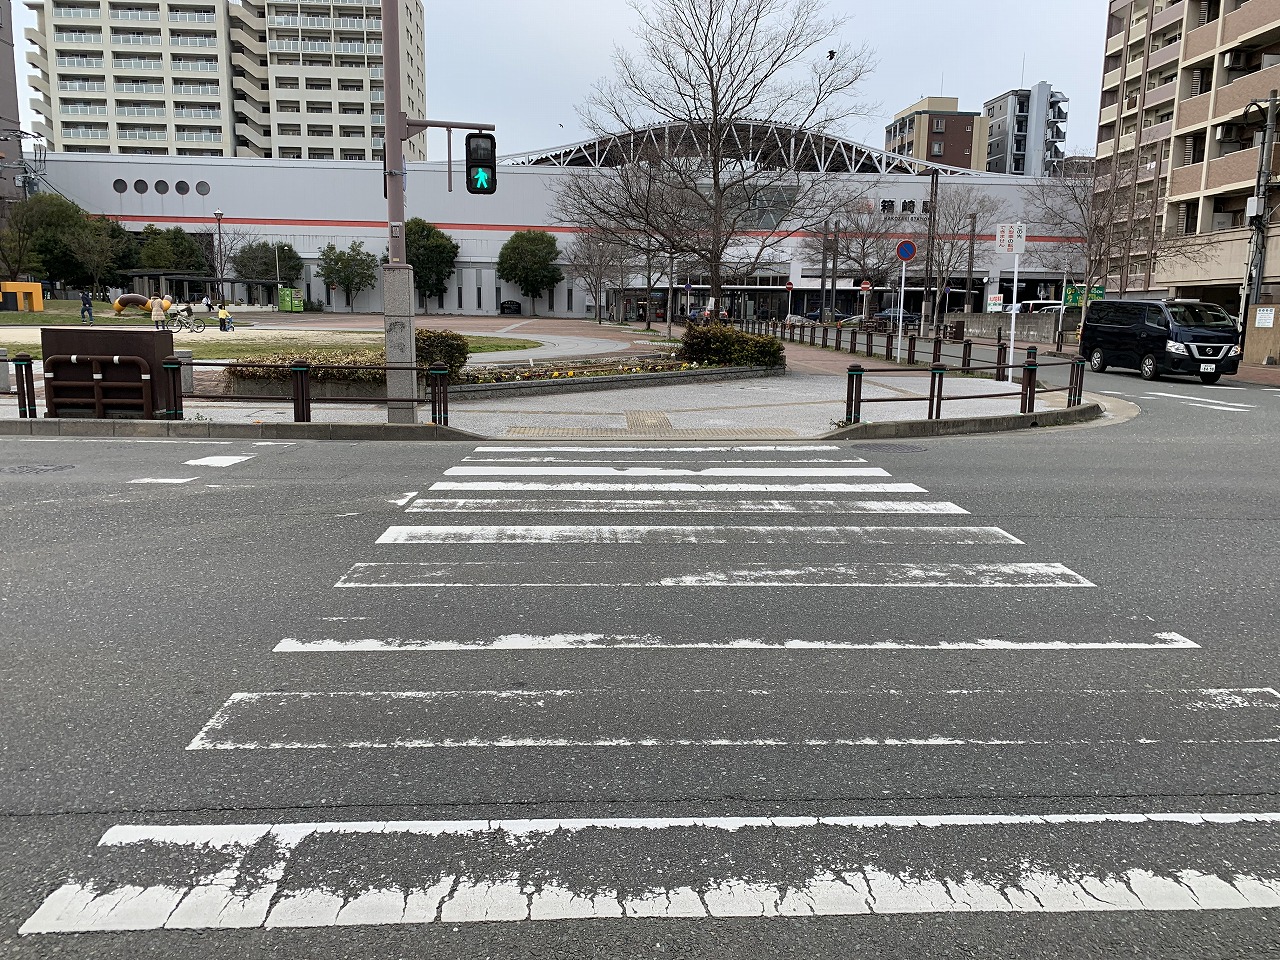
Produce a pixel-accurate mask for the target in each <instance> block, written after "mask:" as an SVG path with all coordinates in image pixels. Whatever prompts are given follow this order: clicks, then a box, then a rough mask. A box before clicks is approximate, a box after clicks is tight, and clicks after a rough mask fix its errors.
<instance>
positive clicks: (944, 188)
mask: <svg viewBox="0 0 1280 960" xmlns="http://www.w3.org/2000/svg"><path fill="white" fill-rule="evenodd" d="M1006 211H1007V208H1006V206H1005V203H1004V201H1003V200H1001V199H999V198H998V197H993V196H991V195H990V194H988V193H986V192H984V191H983V190H981V189H979V188H978V187H976V186H974V185H973V184H969V183H957V182H954V181H947V182H943V183H942V184H941V185H940V186H939V188H938V209H937V211H936V214H935V218H934V222H935V224H936V232H935V234H934V238H933V275H934V276H935V277H937V283H938V285H939V286H945V285H946V284H947V283H948V282H949V281H950V280H951V279H953V278H955V277H958V276H959V275H960V274H961V273H963V272H964V271H965V268H966V265H967V263H968V260H969V237H970V235H971V234H970V230H972V231H973V233H974V234H977V235H981V234H984V233H989V232H991V231H992V230H993V229H994V227H995V225H996V223H997V222H998V221H999V220H1000V219H1001V218H1002V217H1003V216H1005V214H1006ZM945 304H946V297H937V298H935V301H934V314H933V319H934V322H936V321H937V319H938V317H939V316H941V314H942V312H943V310H944V308H945Z"/></svg>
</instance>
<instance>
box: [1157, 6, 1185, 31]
mask: <svg viewBox="0 0 1280 960" xmlns="http://www.w3.org/2000/svg"><path fill="white" fill-rule="evenodd" d="M1186 12H1187V8H1186V5H1185V4H1184V3H1183V2H1182V0H1175V2H1174V3H1171V4H1169V5H1168V6H1166V7H1165V8H1164V9H1163V10H1161V11H1160V12H1159V13H1157V14H1156V15H1155V16H1153V17H1152V18H1151V32H1152V33H1155V32H1156V31H1157V30H1163V29H1164V28H1165V27H1170V26H1173V24H1175V23H1181V22H1182V18H1183V17H1184V16H1185V15H1186Z"/></svg>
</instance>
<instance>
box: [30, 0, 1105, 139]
mask: <svg viewBox="0 0 1280 960" xmlns="http://www.w3.org/2000/svg"><path fill="white" fill-rule="evenodd" d="M708 2H710V0H708ZM828 9H829V10H830V12H831V13H832V14H834V15H839V16H844V17H845V18H846V23H845V26H844V31H843V39H844V40H845V41H846V42H848V43H849V44H850V45H851V46H858V45H859V44H862V43H864V42H865V43H867V44H868V45H869V46H870V47H871V48H872V49H873V50H874V54H875V59H876V61H877V66H876V69H875V71H874V72H873V73H872V74H871V76H870V77H869V79H868V80H867V81H866V84H865V87H864V89H863V90H862V91H861V99H863V100H865V101H867V102H869V103H870V104H872V107H871V110H870V115H869V116H867V117H866V118H865V119H862V120H855V121H852V122H851V123H850V124H849V126H848V129H847V130H846V132H847V133H848V134H850V135H851V136H852V137H853V138H854V139H856V140H860V141H862V142H864V143H867V144H870V145H872V146H883V144H884V125H885V123H886V122H887V121H888V119H889V118H890V117H891V116H892V115H893V114H894V113H896V112H897V111H898V110H901V109H902V108H903V107H906V106H908V105H910V104H912V103H914V102H915V101H916V100H918V99H920V98H921V97H923V96H933V95H936V94H939V93H941V94H943V95H946V96H952V97H958V98H959V100H960V109H962V110H979V109H981V108H982V103H983V101H984V100H988V99H990V98H992V97H994V96H996V95H997V94H1000V93H1002V92H1004V91H1006V90H1009V89H1012V88H1015V87H1022V86H1029V85H1031V84H1034V83H1036V82H1038V81H1040V80H1046V81H1048V82H1049V83H1052V84H1053V85H1054V87H1055V88H1056V89H1058V90H1061V91H1062V92H1063V93H1065V94H1066V95H1067V96H1068V97H1070V98H1071V102H1070V104H1069V109H1068V112H1069V118H1070V119H1069V121H1068V124H1067V146H1068V148H1070V149H1071V150H1073V151H1074V150H1080V151H1082V152H1084V151H1087V152H1089V153H1092V152H1093V145H1094V141H1095V133H1096V127H1097V114H1098V95H1099V90H1100V88H1101V82H1102V57H1103V44H1104V33H1105V26H1106V9H1107V3H1106V0H1058V2H1055V3H1049V2H1047V0H888V2H884V0H880V2H873V0H829V7H828ZM13 10H14V16H15V21H14V27H15V29H14V39H15V40H16V48H17V51H18V53H19V56H18V63H19V65H20V66H19V71H23V70H25V57H24V56H23V55H22V53H23V51H24V48H25V46H26V43H25V41H24V40H23V39H22V31H23V29H24V28H25V27H27V26H32V25H34V23H35V18H34V15H33V14H32V13H31V12H30V11H29V10H27V9H26V7H25V6H24V5H21V4H18V3H14V4H13ZM639 26H640V18H639V17H638V16H637V15H636V14H635V12H634V11H633V10H632V9H631V7H630V6H629V5H628V3H627V2H626V0H483V2H477V3H467V2H464V0H426V32H427V107H428V109H427V112H428V115H429V116H430V118H432V119H437V120H461V121H468V122H488V123H494V124H496V125H497V128H498V129H497V136H498V149H499V151H500V152H501V153H503V154H512V153H523V152H530V151H535V150H541V149H543V148H547V147H554V146H559V145H562V144H568V143H576V142H578V141H579V140H582V139H585V138H586V132H585V131H584V130H583V128H582V125H581V124H580V123H579V121H578V115H577V111H576V109H575V108H576V107H577V106H578V105H580V104H581V103H582V101H583V99H584V97H585V95H586V94H587V93H588V92H589V91H590V89H591V86H592V85H593V84H594V83H595V82H596V81H597V80H598V79H600V78H601V77H606V76H611V75H612V73H613V62H612V57H613V51H614V48H615V46H622V47H630V48H633V49H634V48H635V47H636V38H635V31H636V30H637V29H638V28H639ZM824 49H825V44H824ZM29 98H30V91H29V89H28V88H26V86H25V83H24V84H22V85H21V86H20V88H19V102H20V104H21V113H22V116H23V120H24V126H26V127H27V128H28V129H30V123H31V112H30V108H29V107H28V106H27V101H28V99H29ZM430 136H431V140H430V141H429V144H430V145H429V152H430V156H431V158H432V159H438V158H442V157H443V143H444V141H443V134H439V135H436V134H431V135H430ZM458 147H460V144H455V154H456V152H457V148H458Z"/></svg>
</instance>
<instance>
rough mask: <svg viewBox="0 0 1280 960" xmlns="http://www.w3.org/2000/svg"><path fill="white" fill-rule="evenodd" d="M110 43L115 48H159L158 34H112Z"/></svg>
mask: <svg viewBox="0 0 1280 960" xmlns="http://www.w3.org/2000/svg"><path fill="white" fill-rule="evenodd" d="M111 43H112V45H113V46H117V47H158V46H160V34H158V33H113V34H112V35H111Z"/></svg>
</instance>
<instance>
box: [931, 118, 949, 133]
mask: <svg viewBox="0 0 1280 960" xmlns="http://www.w3.org/2000/svg"><path fill="white" fill-rule="evenodd" d="M946 130H947V121H946V120H945V119H944V118H942V117H934V118H933V132H934V133H945V132H946Z"/></svg>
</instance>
